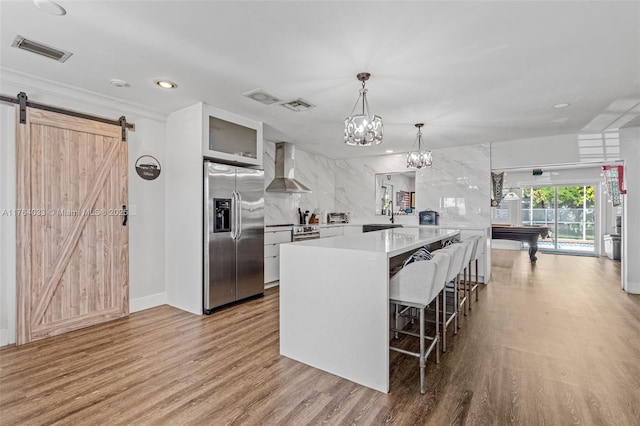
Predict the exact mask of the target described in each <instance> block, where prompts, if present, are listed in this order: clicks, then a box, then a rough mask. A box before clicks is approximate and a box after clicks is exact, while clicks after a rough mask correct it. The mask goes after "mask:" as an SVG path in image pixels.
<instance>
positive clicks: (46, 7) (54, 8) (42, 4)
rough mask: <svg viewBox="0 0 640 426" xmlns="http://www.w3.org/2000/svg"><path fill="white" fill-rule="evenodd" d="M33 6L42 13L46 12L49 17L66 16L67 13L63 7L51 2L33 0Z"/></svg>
mask: <svg viewBox="0 0 640 426" xmlns="http://www.w3.org/2000/svg"><path fill="white" fill-rule="evenodd" d="M33 4H34V5H35V6H36V7H37V8H38V9H40V10H41V11H43V12H46V13H48V14H50V15H58V16H62V15H66V14H67V11H66V10H64V7H62V6H60V5H59V4H58V3H56V2H54V1H52V0H33Z"/></svg>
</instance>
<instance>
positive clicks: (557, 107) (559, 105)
mask: <svg viewBox="0 0 640 426" xmlns="http://www.w3.org/2000/svg"><path fill="white" fill-rule="evenodd" d="M569 105H571V104H570V103H569V102H560V103H559V104H555V105H554V106H553V107H554V108H556V109H560V108H566V107H568V106H569Z"/></svg>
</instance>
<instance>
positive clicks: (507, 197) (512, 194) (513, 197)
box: [502, 188, 520, 201]
mask: <svg viewBox="0 0 640 426" xmlns="http://www.w3.org/2000/svg"><path fill="white" fill-rule="evenodd" d="M502 199H503V200H505V201H516V200H519V199H520V196H519V195H518V194H516V193H515V191H514V190H513V188H509V192H507V195H505V196H504V197H502Z"/></svg>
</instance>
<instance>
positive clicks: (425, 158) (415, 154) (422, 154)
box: [407, 123, 432, 169]
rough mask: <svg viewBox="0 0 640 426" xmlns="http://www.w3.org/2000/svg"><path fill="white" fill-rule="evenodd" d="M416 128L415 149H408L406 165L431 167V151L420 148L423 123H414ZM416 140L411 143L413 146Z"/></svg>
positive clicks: (417, 167) (418, 167) (419, 167)
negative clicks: (416, 147) (416, 148)
mask: <svg viewBox="0 0 640 426" xmlns="http://www.w3.org/2000/svg"><path fill="white" fill-rule="evenodd" d="M415 126H416V127H417V128H418V135H417V136H416V142H417V143H418V150H417V151H410V152H409V154H407V167H413V168H416V169H421V168H423V167H431V164H432V158H431V151H423V150H422V130H421V129H422V126H424V123H418V124H416V125H415ZM416 142H414V143H413V145H414V146H415V144H416Z"/></svg>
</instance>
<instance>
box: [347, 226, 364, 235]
mask: <svg viewBox="0 0 640 426" xmlns="http://www.w3.org/2000/svg"><path fill="white" fill-rule="evenodd" d="M343 228H344V231H343V235H355V234H362V225H344V226H343Z"/></svg>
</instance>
